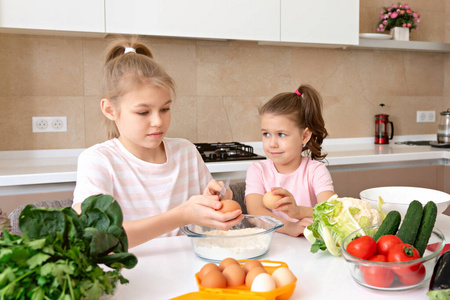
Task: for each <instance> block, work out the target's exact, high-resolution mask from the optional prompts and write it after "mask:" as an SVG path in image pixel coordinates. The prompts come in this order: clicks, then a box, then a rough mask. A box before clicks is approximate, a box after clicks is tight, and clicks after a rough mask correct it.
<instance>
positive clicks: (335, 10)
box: [281, 0, 359, 45]
mask: <svg viewBox="0 0 450 300" xmlns="http://www.w3.org/2000/svg"><path fill="white" fill-rule="evenodd" d="M281 42H299V43H312V44H341V45H358V43H359V0H281Z"/></svg>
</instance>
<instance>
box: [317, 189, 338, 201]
mask: <svg viewBox="0 0 450 300" xmlns="http://www.w3.org/2000/svg"><path fill="white" fill-rule="evenodd" d="M334 194H335V192H333V191H323V192H320V193H319V194H318V195H317V203H322V202H325V201H327V200H328V199H330V197H331V196H333V195H334Z"/></svg>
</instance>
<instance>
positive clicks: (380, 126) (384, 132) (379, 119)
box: [375, 104, 394, 144]
mask: <svg viewBox="0 0 450 300" xmlns="http://www.w3.org/2000/svg"><path fill="white" fill-rule="evenodd" d="M380 106H381V107H383V106H384V104H380ZM389 126H390V127H391V130H390V131H391V134H390V135H388V127H389ZM393 137H394V123H392V122H391V121H389V115H387V114H378V115H375V144H389V140H392V138H393Z"/></svg>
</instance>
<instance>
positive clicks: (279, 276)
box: [272, 267, 295, 288]
mask: <svg viewBox="0 0 450 300" xmlns="http://www.w3.org/2000/svg"><path fill="white" fill-rule="evenodd" d="M272 278H273V279H274V280H275V285H276V286H277V288H279V287H282V286H285V285H286V284H289V283H291V282H293V281H295V276H294V274H293V273H292V271H291V270H289V269H288V268H286V267H279V268H278V269H276V270H275V271H273V273H272Z"/></svg>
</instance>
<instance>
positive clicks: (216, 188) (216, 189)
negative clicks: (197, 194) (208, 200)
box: [203, 179, 233, 199]
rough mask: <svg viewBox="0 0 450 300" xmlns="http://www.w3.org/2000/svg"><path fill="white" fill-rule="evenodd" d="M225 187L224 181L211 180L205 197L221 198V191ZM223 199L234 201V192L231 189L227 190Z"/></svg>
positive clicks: (204, 193)
mask: <svg viewBox="0 0 450 300" xmlns="http://www.w3.org/2000/svg"><path fill="white" fill-rule="evenodd" d="M224 185H225V183H224V182H223V181H216V180H214V179H212V180H210V181H209V182H208V185H207V186H206V188H205V191H204V192H203V196H219V195H220V190H221V189H222V188H223V186H224ZM217 199H218V198H217ZM222 199H233V192H232V191H231V189H230V188H228V189H227V191H226V193H225V195H224V196H223V198H222Z"/></svg>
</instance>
